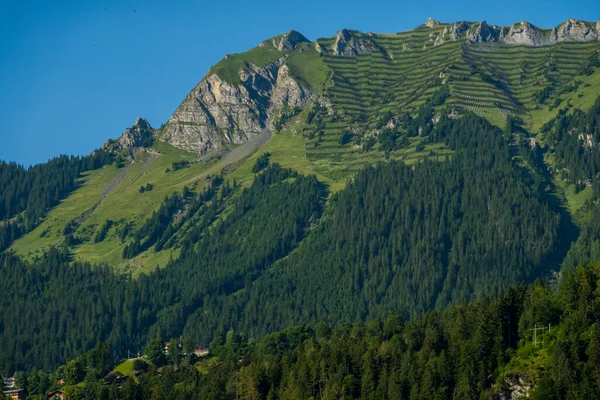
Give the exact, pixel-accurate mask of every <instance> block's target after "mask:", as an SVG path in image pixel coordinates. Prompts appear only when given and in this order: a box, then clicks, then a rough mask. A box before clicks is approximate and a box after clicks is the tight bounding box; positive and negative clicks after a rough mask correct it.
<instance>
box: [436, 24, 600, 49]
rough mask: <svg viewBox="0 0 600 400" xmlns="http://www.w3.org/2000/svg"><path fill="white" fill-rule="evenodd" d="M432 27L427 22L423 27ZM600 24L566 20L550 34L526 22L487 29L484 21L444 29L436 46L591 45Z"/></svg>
mask: <svg viewBox="0 0 600 400" xmlns="http://www.w3.org/2000/svg"><path fill="white" fill-rule="evenodd" d="M425 25H426V26H428V27H431V28H433V27H435V26H437V25H431V23H429V21H428V22H427V23H426V24H425ZM599 27H600V21H599V22H597V23H595V24H593V23H589V22H585V21H579V20H575V19H572V18H571V19H568V20H567V21H565V22H563V23H562V24H560V25H559V26H557V27H555V28H553V29H552V30H548V29H540V28H538V27H536V26H534V25H532V24H531V23H529V22H527V21H522V22H517V23H515V24H513V25H511V26H510V27H507V26H497V25H488V24H487V22H486V21H482V22H480V23H474V24H468V23H466V22H458V23H455V24H452V25H447V26H445V27H444V30H443V31H442V33H441V34H440V35H438V36H437V38H436V42H435V44H436V45H437V46H439V45H442V44H444V43H446V42H448V41H456V40H461V39H464V40H466V41H467V42H474V43H505V44H510V45H521V46H550V45H553V44H556V43H561V42H592V41H596V40H598V32H599Z"/></svg>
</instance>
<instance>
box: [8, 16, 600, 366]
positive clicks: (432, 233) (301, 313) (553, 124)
mask: <svg viewBox="0 0 600 400" xmlns="http://www.w3.org/2000/svg"><path fill="white" fill-rule="evenodd" d="M599 52H600V41H599V40H598V24H597V23H589V22H583V21H576V20H567V21H566V22H565V23H563V24H561V25H559V26H558V27H556V28H554V29H540V28H537V27H535V26H533V25H531V24H529V23H525V22H523V23H518V24H514V25H512V26H510V27H498V26H493V25H488V24H487V23H485V22H481V23H473V22H457V23H452V24H446V23H441V22H438V21H435V20H431V19H430V20H428V21H426V23H425V24H423V25H421V26H419V27H417V28H416V29H414V30H412V31H408V32H402V33H394V34H375V33H362V32H357V31H354V30H350V29H342V30H340V31H339V32H338V33H337V34H336V35H335V36H333V37H331V38H319V39H316V40H315V41H314V42H311V41H309V40H308V39H306V38H305V37H304V36H303V35H302V34H300V33H298V32H296V31H290V32H288V33H286V34H283V35H279V36H276V37H274V38H271V39H268V40H265V41H264V42H262V43H261V44H260V45H259V46H257V47H256V48H253V49H251V50H249V51H247V52H244V53H241V54H232V55H228V56H226V57H224V58H223V60H221V61H220V62H219V63H218V64H216V65H215V66H213V67H212V68H211V69H210V70H209V72H208V73H207V74H206V76H205V77H204V78H203V79H202V80H201V81H200V83H199V84H198V85H197V86H196V87H195V88H194V89H193V90H192V91H191V92H190V93H189V94H188V95H187V96H186V98H185V99H184V100H183V102H182V103H181V105H180V106H179V107H178V108H177V109H176V110H175V112H174V113H173V115H172V116H171V118H170V119H169V120H168V121H167V122H166V123H165V124H163V125H162V126H160V127H152V126H151V125H150V124H149V123H148V121H146V120H145V119H143V118H139V119H137V120H136V121H135V123H134V125H133V126H132V127H130V128H127V129H125V131H124V133H123V134H122V135H121V136H120V137H119V138H117V139H115V140H108V141H107V142H106V143H105V144H104V145H103V146H102V147H101V148H100V149H98V150H96V151H95V152H93V153H92V154H90V155H89V156H86V157H79V158H77V157H71V158H69V157H58V158H56V159H54V160H51V161H50V162H48V163H44V164H40V165H38V166H35V167H32V168H23V167H22V166H18V165H16V164H11V163H0V189H2V190H1V191H0V218H1V221H0V251H3V252H2V253H1V254H0V272H1V274H0V276H2V279H0V309H1V312H0V314H1V315H2V317H1V318H0V334H1V335H0V370H1V371H3V372H8V371H13V370H15V369H23V370H24V369H29V368H30V367H32V366H36V367H38V368H42V369H44V370H46V371H49V370H51V369H53V368H55V367H57V366H58V365H60V364H62V363H64V362H65V361H66V360H67V359H69V358H72V357H75V356H76V355H78V354H80V353H82V352H85V351H88V350H90V349H92V348H94V346H96V345H97V343H98V342H105V343H108V344H110V347H111V352H112V354H113V355H114V356H115V357H123V356H125V355H126V354H127V353H128V352H135V353H137V352H138V351H141V350H142V349H143V348H144V346H145V345H146V344H147V342H148V341H149V340H151V339H153V338H156V337H161V338H164V339H169V338H174V337H179V336H181V335H183V336H184V337H185V338H187V339H189V340H191V341H193V342H194V343H197V344H204V345H206V344H208V343H209V342H210V341H211V340H212V339H213V338H215V337H217V338H218V337H221V336H223V335H224V334H225V333H226V332H228V331H230V330H234V331H235V332H241V333H243V334H245V335H247V337H249V338H252V339H256V340H258V339H259V338H261V337H264V336H265V335H267V334H270V333H272V332H276V331H280V330H282V329H285V328H286V327H288V326H292V325H298V324H307V323H308V324H314V323H317V322H318V321H322V320H327V321H329V323H331V324H333V325H339V324H343V323H351V322H355V321H364V320H372V319H376V318H386V317H387V316H388V315H390V314H400V315H401V316H402V317H403V318H405V319H407V320H416V319H418V318H421V317H422V316H423V315H425V314H426V313H427V312H429V311H430V310H433V309H435V310H443V309H446V308H448V307H453V306H455V305H456V304H458V303H461V302H466V301H473V300H481V299H484V298H487V297H490V296H499V295H502V294H503V293H504V292H505V291H506V290H508V288H510V287H511V286H513V285H516V284H518V283H519V282H523V281H524V282H533V281H535V280H536V279H538V278H540V279H545V280H553V279H556V277H557V276H558V277H561V276H562V274H564V273H566V271H568V270H569V269H570V268H571V267H573V266H576V265H582V264H588V263H590V262H594V261H597V260H598V259H599V258H600V251H599V250H598V249H600V247H599V246H600V232H599V231H598V228H597V227H598V226H599V225H598V224H597V221H599V220H600V208H599V207H598V195H599V193H600V180H599V175H598V174H599V173H600V156H599V154H600V153H598V148H599V144H598V143H600V122H599V121H600V120H599V118H600V99H599V98H598V93H600V59H599V54H600V53H599ZM22 293H27V296H23V295H22ZM24 320H25V321H27V324H23V323H22V321H24ZM486 371H488V370H486Z"/></svg>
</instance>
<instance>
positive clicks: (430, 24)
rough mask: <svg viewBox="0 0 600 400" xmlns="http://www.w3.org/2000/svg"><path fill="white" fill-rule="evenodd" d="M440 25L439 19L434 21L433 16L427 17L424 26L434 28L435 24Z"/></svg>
mask: <svg viewBox="0 0 600 400" xmlns="http://www.w3.org/2000/svg"><path fill="white" fill-rule="evenodd" d="M438 25H440V21H436V20H435V19H433V18H431V17H430V18H427V21H426V22H425V26H427V27H429V28H435V27H436V26H438Z"/></svg>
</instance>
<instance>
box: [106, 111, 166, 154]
mask: <svg viewBox="0 0 600 400" xmlns="http://www.w3.org/2000/svg"><path fill="white" fill-rule="evenodd" d="M154 132H155V131H154V129H153V128H152V126H150V123H149V122H148V121H147V120H146V119H145V118H138V119H136V120H135V124H133V126H132V127H131V128H127V129H125V132H123V134H122V135H121V137H119V138H118V139H117V140H107V141H106V142H105V143H104V145H103V146H102V149H103V150H106V151H117V152H118V151H120V150H128V151H132V150H134V149H136V148H139V147H142V146H144V145H146V144H148V143H149V140H151V138H152V136H153V135H154Z"/></svg>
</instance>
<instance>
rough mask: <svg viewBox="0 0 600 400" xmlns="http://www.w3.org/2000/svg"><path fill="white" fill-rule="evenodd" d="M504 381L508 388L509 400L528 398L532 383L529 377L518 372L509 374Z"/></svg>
mask: <svg viewBox="0 0 600 400" xmlns="http://www.w3.org/2000/svg"><path fill="white" fill-rule="evenodd" d="M504 381H505V382H506V384H507V386H508V391H509V395H510V399H511V400H517V399H523V398H529V395H530V393H531V390H532V389H533V383H532V382H531V380H530V379H529V376H527V375H526V374H523V373H520V372H511V373H508V374H506V376H505V377H504Z"/></svg>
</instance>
